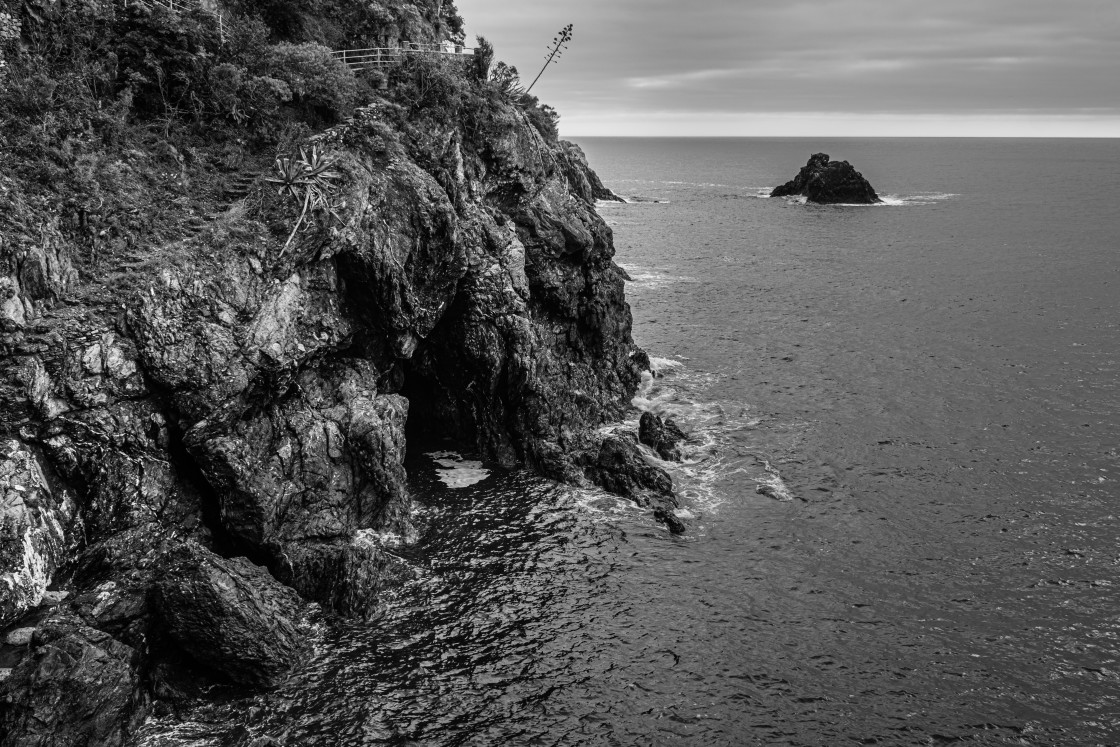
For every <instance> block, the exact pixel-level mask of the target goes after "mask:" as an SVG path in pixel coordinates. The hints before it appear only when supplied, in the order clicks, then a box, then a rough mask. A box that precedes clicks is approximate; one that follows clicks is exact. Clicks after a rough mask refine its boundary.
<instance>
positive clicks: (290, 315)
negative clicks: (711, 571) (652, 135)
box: [0, 0, 683, 745]
mask: <svg viewBox="0 0 1120 747" xmlns="http://www.w3.org/2000/svg"><path fill="white" fill-rule="evenodd" d="M12 19H16V20H18V23H14V22H13V21H12ZM0 21H2V23H0V29H3V30H4V36H3V37H2V38H0V51H2V53H3V57H2V59H3V62H4V66H3V72H2V75H3V76H4V85H3V86H2V87H0V153H2V156H3V160H2V163H0V501H2V502H0V626H3V630H4V641H5V643H4V644H3V645H0V680H2V681H0V690H2V692H0V742H3V743H4V744H12V745H120V744H127V743H129V742H130V741H131V740H134V739H135V738H136V735H137V734H138V733H140V730H142V729H143V724H144V722H145V720H146V719H147V718H149V717H151V716H152V714H161V715H162V716H167V714H169V713H173V712H175V709H181V708H187V707H189V705H190V703H192V702H198V700H199V699H200V698H206V697H209V694H213V693H214V692H221V693H224V695H223V697H238V696H240V695H242V694H245V693H251V692H256V691H260V690H262V689H263V690H267V689H268V688H271V687H274V686H276V685H277V684H278V683H279V682H281V681H283V680H284V678H285V677H288V676H290V675H291V673H292V672H293V671H298V669H299V665H300V663H301V662H302V661H303V660H304V658H305V657H306V655H307V652H308V650H309V647H310V646H311V645H313V644H314V642H315V641H316V640H317V636H318V635H320V632H321V630H322V629H323V626H324V624H329V621H330V620H331V619H332V618H333V617H334V616H344V617H349V618H374V617H376V613H377V609H378V599H379V594H380V593H381V592H382V590H383V589H385V588H387V587H389V586H392V585H394V584H400V583H406V582H407V581H408V579H409V578H410V577H411V574H412V571H411V570H410V567H409V566H408V564H407V563H405V562H403V561H401V559H400V557H399V556H398V551H399V549H400V548H401V547H402V546H406V545H408V544H409V543H410V542H412V541H414V540H415V538H416V537H417V536H418V533H419V532H421V531H422V530H423V527H422V526H418V525H417V524H416V522H415V520H414V516H413V513H414V512H413V511H412V497H411V495H410V491H409V476H408V470H409V469H410V466H409V462H408V461H406V454H407V455H411V456H412V457H413V458H414V457H415V455H417V454H420V453H422V452H423V451H424V450H425V449H427V448H429V447H433V448H434V447H440V448H444V447H451V448H456V449H459V450H460V451H462V452H464V453H468V454H472V455H475V456H477V457H479V458H482V459H484V460H486V461H487V462H488V463H490V464H493V465H496V466H500V467H505V468H517V469H530V470H533V471H535V472H537V473H539V474H542V475H545V476H548V477H551V478H554V479H557V480H561V481H565V482H569V483H572V484H577V485H590V484H593V483H594V484H598V485H600V486H603V487H605V488H606V489H608V490H611V491H613V492H616V493H619V494H622V495H626V496H629V497H631V498H632V499H634V500H635V501H637V502H638V503H639V504H641V505H643V506H648V507H649V508H650V509H652V511H653V513H654V514H655V515H656V516H657V517H658V518H659V519H660V520H661V521H662V522H664V523H666V524H667V525H668V526H669V527H670V528H671V529H673V530H674V531H680V530H682V529H683V527H682V525H681V524H680V520H679V519H677V518H676V516H675V514H674V513H673V509H674V506H675V499H674V497H673V493H672V481H671V480H670V478H669V476H668V475H667V474H666V473H665V472H664V471H663V470H661V469H660V468H659V467H657V466H655V465H654V464H651V463H649V461H647V460H646V459H645V458H644V457H643V454H642V452H641V451H640V447H639V445H638V442H637V439H636V437H635V436H634V435H633V434H627V433H625V432H621V431H612V430H604V429H603V428H602V426H603V425H604V424H608V423H613V422H617V421H618V420H619V419H620V418H622V417H623V415H624V414H625V413H626V412H627V411H628V409H629V407H630V404H629V403H630V400H631V398H632V396H633V394H634V392H635V390H636V388H637V386H638V383H639V380H640V377H641V375H642V372H643V370H645V369H647V368H648V358H646V356H645V354H644V353H643V352H642V351H641V350H640V349H639V348H638V347H637V346H636V345H635V344H634V342H633V340H632V338H631V334H630V327H631V317H630V311H629V307H628V306H627V304H626V301H625V297H624V293H623V281H624V279H625V273H624V272H623V271H622V270H621V268H619V267H618V266H617V265H616V264H615V263H614V262H613V259H612V257H613V253H614V250H613V245H612V237H611V231H610V229H609V228H608V227H607V226H606V224H605V223H604V222H603V220H602V219H601V218H600V217H599V215H598V214H597V213H596V212H595V208H594V204H595V201H596V200H597V199H611V198H613V195H612V194H611V193H610V191H609V190H607V189H606V188H605V187H603V185H602V184H601V182H600V181H599V180H598V178H597V177H596V176H595V174H594V172H593V171H591V169H590V168H589V166H588V165H587V162H586V159H585V158H584V156H583V153H582V152H581V151H580V149H579V148H578V147H577V146H575V145H574V144H571V143H566V142H563V141H560V140H558V138H557V127H556V125H557V117H556V115H555V112H553V111H552V110H551V109H549V108H548V107H547V106H544V105H542V104H541V103H540V102H539V101H538V100H537V99H536V98H535V97H533V96H530V95H529V94H527V93H525V92H524V90H523V89H522V87H521V85H520V83H519V81H518V76H517V74H516V71H515V70H513V69H512V68H510V67H509V66H505V65H502V64H500V63H495V62H494V60H493V50H492V48H491V47H490V45H489V44H486V43H485V42H484V41H483V40H480V41H479V44H478V50H477V52H476V54H474V55H473V56H472V55H461V54H448V55H443V54H407V55H405V54H401V55H398V56H396V57H395V58H394V59H393V60H391V62H390V63H389V64H386V65H384V66H379V67H377V68H372V69H365V70H357V71H355V70H353V69H351V68H350V67H348V66H347V65H344V64H343V63H342V62H340V61H339V60H338V59H337V58H336V57H337V56H336V55H334V54H332V50H337V49H355V48H370V47H388V48H395V47H399V46H400V45H401V44H402V43H404V42H409V43H415V44H427V45H435V44H439V43H440V42H443V41H450V42H452V43H453V44H456V43H458V44H461V43H462V41H463V39H462V33H463V32H462V20H461V19H460V17H459V16H458V13H457V12H456V10H455V7H454V5H453V4H452V3H450V2H446V1H445V2H442V3H426V2H407V1H406V0H395V1H393V2H386V1H382V2H364V3H358V2H348V1H347V0H306V1H305V0H298V1H296V0H281V1H279V2H264V1H262V0H242V1H240V2H229V3H223V4H220V5H211V4H209V3H208V0H204V2H203V3H201V4H198V5H195V4H193V3H191V4H188V5H181V4H179V3H176V5H175V6H174V9H171V8H169V7H166V6H165V5H164V4H162V3H161V2H152V3H134V2H129V3H124V2H101V1H100V0H76V1H72V0H57V1H56V2H48V0H0ZM17 27H18V28H17ZM13 28H17V31H18V33H12V32H11V29H13ZM643 428H646V426H643ZM214 688H218V690H215V689H214ZM247 739H248V737H247ZM246 743H248V742H246Z"/></svg>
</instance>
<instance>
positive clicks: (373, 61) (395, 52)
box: [331, 44, 474, 70]
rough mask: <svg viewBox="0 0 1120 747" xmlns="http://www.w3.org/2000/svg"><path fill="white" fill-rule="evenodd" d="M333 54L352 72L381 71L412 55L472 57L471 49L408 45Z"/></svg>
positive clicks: (456, 46) (345, 50)
mask: <svg viewBox="0 0 1120 747" xmlns="http://www.w3.org/2000/svg"><path fill="white" fill-rule="evenodd" d="M331 54H333V55H334V57H335V59H337V60H340V61H342V62H343V63H345V64H346V65H348V66H349V67H350V69H351V70H367V69H371V68H372V69H379V68H383V67H388V66H389V65H392V64H393V63H394V62H395V61H396V60H398V59H399V58H400V57H402V56H405V55H410V54H439V55H447V56H449V57H470V56H471V55H473V54H474V50H473V49H471V48H470V47H461V46H458V45H455V46H453V47H452V46H450V45H443V44H407V45H402V46H400V47H369V48H367V49H336V50H335V51H334V52H332V53H331Z"/></svg>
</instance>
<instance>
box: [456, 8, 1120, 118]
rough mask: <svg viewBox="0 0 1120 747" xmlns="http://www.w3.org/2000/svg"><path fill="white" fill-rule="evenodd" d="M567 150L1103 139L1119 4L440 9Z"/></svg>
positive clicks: (1117, 98)
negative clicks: (559, 46) (578, 143)
mask: <svg viewBox="0 0 1120 747" xmlns="http://www.w3.org/2000/svg"><path fill="white" fill-rule="evenodd" d="M457 5H458V7H459V10H460V12H461V13H462V15H463V17H464V18H465V19H466V22H467V33H468V35H469V36H468V38H469V39H470V40H471V42H472V43H473V39H474V36H475V35H477V34H481V35H483V36H485V37H487V38H488V39H489V40H490V41H491V42H492V43H493V44H494V46H495V48H496V58H497V59H500V60H505V61H506V62H508V63H510V64H513V65H516V66H517V67H518V69H519V70H520V71H521V74H522V78H523V79H525V80H526V82H528V81H530V80H532V78H533V77H534V76H535V75H536V72H537V70H538V69H539V68H540V65H541V64H542V63H543V62H544V59H543V56H544V54H545V51H546V47H547V45H548V43H549V41H551V39H552V37H553V36H554V35H555V34H556V32H557V31H559V30H560V29H561V28H562V27H563V26H564V25H565V24H567V23H572V24H574V25H575V38H574V40H573V42H572V44H571V48H570V49H569V50H568V51H567V52H566V53H565V54H564V57H563V59H562V60H561V61H560V63H559V64H558V65H556V66H554V67H552V68H550V69H549V70H548V71H547V72H546V73H545V74H544V76H543V77H542V78H541V81H540V82H539V83H538V84H537V87H536V88H535V89H534V90H533V93H534V94H537V95H539V96H540V98H541V100H542V101H544V102H545V103H549V104H552V105H553V106H555V107H556V108H557V109H558V110H559V111H560V113H561V115H562V117H563V118H562V120H561V130H562V134H564V135H565V136H579V135H783V134H785V135H1020V136H1031V135H1038V136H1056V135H1080V136H1102V137H1120V0H875V1H874V2H873V1H872V0H689V1H686V0H549V1H548V2H545V1H544V0H517V1H516V2H511V1H510V0H457Z"/></svg>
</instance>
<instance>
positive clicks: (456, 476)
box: [425, 451, 490, 488]
mask: <svg viewBox="0 0 1120 747" xmlns="http://www.w3.org/2000/svg"><path fill="white" fill-rule="evenodd" d="M425 456H427V457H429V458H431V460H432V461H433V462H435V463H436V464H438V465H439V466H440V467H442V469H437V470H436V475H437V476H438V477H439V480H440V482H442V483H443V484H444V485H446V486H447V487H449V488H466V487H469V486H471V485H474V484H475V483H479V482H482V481H483V480H485V479H486V478H487V477H489V476H490V470H487V469H484V468H483V467H482V462H476V461H474V460H471V459H464V458H463V457H462V456H460V455H459V454H457V453H456V452H454V451H433V452H431V453H429V454H426V455H425Z"/></svg>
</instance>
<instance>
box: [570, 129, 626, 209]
mask: <svg viewBox="0 0 1120 747" xmlns="http://www.w3.org/2000/svg"><path fill="white" fill-rule="evenodd" d="M560 148H561V149H562V150H563V151H564V156H565V158H563V159H561V164H562V166H563V168H564V176H566V177H567V179H568V184H569V186H570V188H571V191H572V192H574V193H575V194H578V195H579V196H580V197H582V198H583V199H584V200H587V201H588V202H594V201H595V200H608V201H610V202H624V200H623V199H622V198H621V197H619V196H618V195H616V194H615V193H614V192H612V191H611V190H610V189H608V188H607V187H606V186H605V185H604V184H603V182H602V181H601V180H600V179H599V175H598V174H596V173H595V172H594V170H592V168H591V166H590V165H589V164H588V163H587V155H586V154H584V152H583V148H580V147H579V146H578V145H576V144H575V143H570V142H568V141H566V140H562V141H560Z"/></svg>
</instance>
